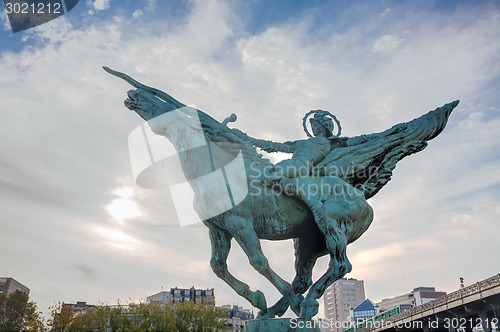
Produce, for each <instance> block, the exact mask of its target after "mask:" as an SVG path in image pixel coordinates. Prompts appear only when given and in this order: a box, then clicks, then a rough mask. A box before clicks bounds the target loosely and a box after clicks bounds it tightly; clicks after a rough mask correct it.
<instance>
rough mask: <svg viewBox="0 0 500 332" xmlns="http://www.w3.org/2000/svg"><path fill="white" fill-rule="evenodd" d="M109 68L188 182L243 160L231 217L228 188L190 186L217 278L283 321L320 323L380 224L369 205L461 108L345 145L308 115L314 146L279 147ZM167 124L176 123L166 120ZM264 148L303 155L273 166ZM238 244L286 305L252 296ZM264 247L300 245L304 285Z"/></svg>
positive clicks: (326, 124) (322, 115)
mask: <svg viewBox="0 0 500 332" xmlns="http://www.w3.org/2000/svg"><path fill="white" fill-rule="evenodd" d="M104 69H105V70H106V71H107V72H108V73H110V74H112V75H114V76H117V77H119V78H121V79H124V80H125V81H126V82H128V83H129V84H131V85H132V86H133V87H134V88H135V90H131V91H129V92H128V98H127V99H126V100H125V106H126V107H127V108H129V109H131V110H133V111H135V112H136V113H137V114H138V115H139V116H141V117H142V118H143V119H145V120H146V121H148V124H149V125H150V127H151V129H152V130H153V132H155V133H156V134H158V135H161V136H165V137H166V138H167V139H169V140H170V142H171V143H172V144H173V145H174V147H175V148H176V150H177V151H178V153H179V159H180V164H181V167H182V171H183V172H184V175H185V176H186V179H188V180H189V179H197V178H200V175H203V174H207V173H208V172H210V171H211V170H214V169H216V168H217V167H219V168H220V167H221V166H220V165H228V163H227V160H232V159H234V158H235V155H236V154H238V155H239V156H242V160H243V164H244V168H243V169H242V168H241V167H240V168H239V169H236V168H234V169H232V168H231V166H230V165H229V166H227V167H225V173H224V174H226V176H233V177H238V178H239V179H240V180H241V179H243V182H244V185H245V189H246V191H245V195H243V196H242V198H241V199H240V200H238V201H237V202H233V205H232V206H231V207H230V208H228V209H226V210H225V211H214V202H216V200H217V198H218V197H221V196H220V195H221V194H222V193H221V192H220V191H221V190H227V188H226V187H224V188H222V189H221V187H220V186H211V185H201V186H200V185H195V184H194V183H195V181H193V182H190V183H191V184H192V187H193V188H192V189H193V192H194V208H195V210H196V212H197V214H198V215H199V217H200V219H201V220H202V221H203V223H204V224H205V225H206V226H207V227H208V229H209V236H210V240H211V246H212V258H211V260H210V265H211V267H212V270H213V271H214V273H215V274H216V275H217V276H218V277H219V278H221V279H222V280H224V281H225V282H226V283H227V284H228V285H229V286H230V287H231V288H233V289H234V290H235V291H236V293H238V294H239V295H241V296H242V297H244V298H245V299H247V300H248V301H249V302H250V303H251V304H252V305H253V306H254V307H256V308H258V309H259V310H260V312H259V316H258V317H260V318H272V317H275V316H282V315H283V314H284V313H285V311H286V310H287V309H288V307H290V308H291V309H292V310H293V312H294V313H295V314H297V315H298V316H299V317H300V318H301V319H311V318H312V317H313V316H314V315H316V314H317V312H318V298H320V297H321V296H322V295H323V293H324V292H325V290H326V288H327V287H328V286H329V285H331V284H332V283H333V282H334V281H336V280H338V279H340V278H342V277H344V276H345V275H346V274H347V273H348V272H350V271H351V264H350V262H349V260H348V258H347V255H346V248H347V245H348V244H349V243H352V242H354V241H355V240H356V239H358V238H359V237H360V236H361V235H362V234H363V233H364V232H365V231H366V230H367V229H368V227H369V226H370V224H371V222H372V220H373V210H372V208H371V207H370V205H369V204H368V203H367V201H366V200H367V199H369V198H371V197H373V196H374V195H375V194H376V193H377V192H378V191H379V190H380V189H381V188H382V187H383V186H384V185H385V184H386V183H387V182H388V181H389V180H390V179H391V176H392V171H393V170H394V168H395V167H396V163H397V162H398V161H399V160H401V159H402V158H404V157H406V156H408V155H410V154H413V153H416V152H419V151H421V150H423V149H424V148H425V147H426V146H427V141H429V140H431V139H433V138H435V137H436V136H437V135H438V134H439V133H441V132H442V131H443V129H444V127H445V125H446V123H447V120H448V117H449V115H450V113H451V112H452V110H453V109H454V108H455V107H456V106H457V105H458V101H454V102H452V103H449V104H446V105H444V106H442V107H439V108H437V109H435V110H434V111H431V112H429V113H427V114H425V115H423V116H421V117H419V118H417V119H414V120H412V121H409V122H406V123H401V124H397V125H395V126H393V127H392V128H390V129H388V130H386V131H383V132H381V133H375V134H370V135H362V136H357V137H351V138H348V137H341V136H340V129H341V128H340V123H339V122H338V120H337V119H336V118H335V117H334V116H333V115H332V114H330V113H328V112H325V111H321V110H317V111H311V112H309V113H308V114H307V115H314V117H313V118H311V119H310V124H311V127H312V130H313V133H314V135H311V134H310V133H309V132H308V131H307V128H306V125H307V121H306V118H307V116H306V117H305V118H304V128H305V130H306V133H307V134H308V136H310V138H308V139H305V140H298V141H294V142H284V143H278V142H272V141H266V140H261V139H256V138H252V137H250V136H248V135H247V134H245V133H243V132H242V131H240V130H238V129H236V128H229V127H228V123H229V122H234V121H235V120H236V116H235V115H234V114H233V115H231V116H230V117H228V118H227V119H225V120H224V121H223V122H219V121H217V120H215V119H214V118H212V117H211V116H209V115H208V114H206V113H204V112H202V111H200V110H197V109H194V108H192V107H188V106H186V105H184V104H182V103H181V102H179V101H177V100H176V99H174V98H173V97H171V96H170V95H168V94H166V93H165V92H163V91H160V90H158V89H155V88H151V87H148V86H145V85H143V84H141V83H139V82H137V81H135V80H134V79H132V78H131V77H129V76H127V75H125V74H123V73H120V72H117V71H114V70H111V69H110V68H107V67H104ZM172 114H174V115H172ZM165 115H172V116H168V117H167V118H166V120H165V119H162V118H164V116H165ZM334 122H335V123H336V126H337V134H336V135H334V134H333V129H334V127H335V123H334ZM200 133H201V136H200ZM200 137H201V138H200ZM201 145H205V146H209V147H212V148H209V150H210V149H211V150H210V151H209V152H208V154H209V160H210V162H209V163H207V161H206V160H207V159H206V158H207V154H206V153H201V152H200V150H199V149H197V147H199V146H201ZM258 148H260V149H262V150H265V151H267V152H274V151H283V152H289V153H292V154H293V155H292V158H291V159H289V160H285V161H282V162H280V163H277V164H272V163H271V162H270V161H269V159H266V158H264V157H263V156H262V155H261V154H260V153H259V152H258V150H257V149H258ZM215 150H217V153H214V152H213V151H215ZM207 164H209V166H207ZM217 165H219V166H217ZM207 167H208V169H209V170H208V171H207V169H206V168H207ZM228 174H229V175H228ZM231 174H232V175H231ZM215 205H216V204H215ZM232 239H235V240H236V242H237V243H238V244H239V245H240V246H241V248H242V249H243V251H244V252H245V254H246V255H247V256H248V259H249V262H250V264H251V265H252V266H253V267H254V268H255V270H257V271H258V272H259V273H260V274H262V275H263V276H264V277H266V278H267V279H268V280H269V281H270V282H271V283H272V284H273V285H274V286H275V287H276V288H277V290H278V291H279V292H280V293H281V295H282V298H281V299H280V300H279V301H278V302H277V303H275V304H273V305H272V306H268V304H267V302H266V298H265V296H264V294H263V293H262V292H261V291H259V290H251V289H250V287H249V285H248V284H246V283H244V282H242V281H240V280H239V279H237V278H235V277H234V276H233V275H232V274H231V273H230V272H229V270H228V266H227V257H228V254H229V251H230V247H231V240H232ZM261 239H267V240H285V239H293V241H294V250H295V272H296V276H295V278H294V280H293V281H292V282H288V281H286V280H284V279H283V278H281V277H280V276H279V275H278V274H277V273H276V272H274V271H273V269H272V268H271V267H270V266H269V262H268V260H267V258H266V256H265V255H264V253H263V251H262V248H261V245H260V240H261ZM324 255H329V257H330V262H329V265H328V268H327V270H326V272H325V273H324V274H323V275H322V276H321V277H320V278H319V279H318V280H315V281H313V280H312V270H313V267H314V264H315V262H316V260H317V259H318V258H319V257H321V256H324Z"/></svg>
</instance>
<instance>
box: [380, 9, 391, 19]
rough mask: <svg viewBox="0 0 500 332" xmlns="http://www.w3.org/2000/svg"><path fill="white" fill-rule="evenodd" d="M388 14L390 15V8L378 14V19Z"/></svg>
mask: <svg viewBox="0 0 500 332" xmlns="http://www.w3.org/2000/svg"><path fill="white" fill-rule="evenodd" d="M390 13H391V9H390V8H387V9H386V10H384V11H383V12H382V13H380V14H378V17H380V18H384V17H386V16H388V15H389V14H390Z"/></svg>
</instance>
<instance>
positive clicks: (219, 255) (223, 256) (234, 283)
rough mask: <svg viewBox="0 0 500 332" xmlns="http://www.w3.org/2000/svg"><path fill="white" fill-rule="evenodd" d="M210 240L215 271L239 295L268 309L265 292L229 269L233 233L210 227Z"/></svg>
mask: <svg viewBox="0 0 500 332" xmlns="http://www.w3.org/2000/svg"><path fill="white" fill-rule="evenodd" d="M209 234H210V241H211V243H212V258H211V259H210V266H211V267H212V270H213V271H214V273H215V274H216V275H217V276H218V277H219V278H221V279H222V280H224V281H225V282H226V283H227V284H228V285H229V286H230V287H231V288H232V289H234V290H235V291H236V293H238V294H239V295H241V296H242V297H244V298H245V299H247V300H248V301H249V302H250V303H251V304H252V305H253V306H254V307H256V308H258V309H259V310H260V311H261V312H263V313H265V312H266V310H267V304H266V298H265V297H264V294H263V293H262V292H261V291H259V290H257V291H255V292H254V291H251V290H250V287H249V286H248V285H247V284H245V283H243V282H241V281H239V280H238V279H236V278H235V277H234V276H233V275H232V274H231V273H229V271H228V269H227V256H228V255H229V250H230V249H231V238H232V237H231V235H230V234H228V233H226V232H223V231H219V230H215V229H212V228H210V230H209Z"/></svg>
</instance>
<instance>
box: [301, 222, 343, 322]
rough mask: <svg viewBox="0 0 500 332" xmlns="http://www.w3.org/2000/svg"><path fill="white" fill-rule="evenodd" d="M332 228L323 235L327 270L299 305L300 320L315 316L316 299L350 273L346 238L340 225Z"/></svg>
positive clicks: (316, 309) (316, 308) (316, 311)
mask: <svg viewBox="0 0 500 332" xmlns="http://www.w3.org/2000/svg"><path fill="white" fill-rule="evenodd" d="M334 228H337V229H335V230H333V229H332V230H331V232H332V233H327V234H325V239H326V246H327V248H328V251H329V252H330V263H329V265H328V269H327V271H326V272H325V273H324V274H323V275H322V276H321V278H319V279H318V280H317V281H316V282H315V283H314V284H313V285H312V286H311V288H310V289H309V292H308V293H307V296H306V298H305V299H304V301H303V302H302V304H301V310H300V315H299V316H300V318H303V319H311V318H312V317H313V316H314V315H316V314H317V313H318V307H319V303H318V301H317V299H318V298H320V297H321V296H322V295H323V293H324V292H325V290H326V288H327V287H328V286H330V285H331V284H332V283H333V282H335V281H336V280H338V279H340V278H342V277H344V276H345V275H346V274H347V273H349V272H350V271H351V268H352V266H351V263H350V262H349V260H348V259H347V254H346V249H347V237H346V235H345V233H344V232H343V231H344V230H343V229H341V226H340V225H338V224H337V227H334Z"/></svg>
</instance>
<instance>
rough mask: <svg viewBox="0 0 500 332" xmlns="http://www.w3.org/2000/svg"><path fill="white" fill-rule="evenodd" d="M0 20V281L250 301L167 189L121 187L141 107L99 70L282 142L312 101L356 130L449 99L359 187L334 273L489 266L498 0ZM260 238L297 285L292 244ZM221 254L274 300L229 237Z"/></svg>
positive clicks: (397, 279) (46, 299)
mask: <svg viewBox="0 0 500 332" xmlns="http://www.w3.org/2000/svg"><path fill="white" fill-rule="evenodd" d="M0 29H1V32H0V98H1V112H2V113H1V114H2V119H1V121H0V251H1V252H2V254H1V255H0V275H1V276H12V277H14V278H16V279H17V280H19V281H20V282H21V283H23V284H25V285H26V286H28V287H29V288H30V289H31V297H32V299H33V300H35V301H37V302H38V303H39V306H40V309H42V310H43V311H45V312H48V310H47V308H48V307H49V306H50V305H52V304H53V303H54V301H65V302H75V301H87V302H89V303H98V302H99V301H101V302H108V303H116V301H117V300H118V299H119V300H121V301H122V302H123V301H127V300H134V301H137V300H140V299H145V298H146V297H147V296H148V295H151V294H153V293H155V292H158V291H160V290H161V288H162V287H164V288H165V289H169V288H170V287H175V286H179V287H191V286H195V287H197V288H207V287H208V288H212V287H214V288H215V290H216V300H217V304H218V305H222V304H230V303H238V304H239V305H242V306H244V307H250V305H249V304H248V302H246V301H245V300H244V299H242V298H239V297H238V296H237V295H236V294H235V293H234V292H233V291H232V290H231V289H230V288H229V287H228V286H227V285H226V284H225V283H223V282H222V281H220V280H219V279H218V278H217V277H215V275H214V274H213V273H212V271H211V269H210V266H209V259H210V244H209V239H208V232H207V229H206V228H205V227H204V226H203V225H200V224H196V225H193V226H190V227H180V226H179V224H178V222H177V219H176V215H175V209H174V206H173V204H172V199H171V196H170V195H169V192H168V190H156V191H155V190H147V189H142V188H139V187H137V186H136V185H135V183H134V178H133V175H132V171H131V167H130V161H129V154H128V143H127V140H128V136H129V134H130V133H131V132H132V131H133V130H134V129H135V128H136V127H137V126H139V125H140V124H141V123H142V120H141V119H140V118H139V117H138V116H137V115H136V114H134V113H133V112H130V111H128V110H127V109H126V108H125V107H124V106H123V100H124V99H125V97H126V94H125V93H126V91H128V90H129V89H130V86H128V85H127V84H126V83H125V82H123V81H121V80H118V79H117V78H115V77H112V76H110V75H108V74H107V73H105V72H104V71H103V70H102V68H101V67H102V66H103V65H106V66H110V67H112V68H114V69H117V70H120V71H123V72H126V73H128V74H129V75H131V76H133V77H134V78H136V79H138V80H139V81H141V82H143V83H145V84H148V85H150V86H154V87H157V88H160V89H162V90H164V91H166V92H168V93H170V94H171V95H173V96H174V97H176V98H177V99H178V100H180V101H182V102H183V103H185V104H194V105H196V107H198V108H200V109H202V110H204V111H205V112H207V113H209V114H211V115H212V116H213V117H215V118H217V119H219V120H222V119H224V118H225V117H227V116H228V115H229V114H231V113H236V114H237V115H238V121H237V122H235V123H234V124H232V125H233V126H235V127H238V128H240V129H242V130H244V131H246V132H247V133H249V134H251V135H252V136H254V137H262V138H267V139H273V140H277V141H284V140H294V139H300V138H304V137H305V135H304V133H303V131H302V128H301V121H302V117H303V115H304V114H305V113H306V112H307V111H309V110H311V109H325V110H329V111H331V112H332V113H334V114H335V115H336V116H337V118H338V119H339V120H340V121H341V123H342V128H343V135H344V136H356V135H360V134H368V133H374V132H379V131H382V130H385V129H387V128H389V127H391V126H392V125H394V124H396V123H400V122H405V121H408V120H411V119H413V118H415V117H418V116H420V115H422V114H424V113H426V112H428V111H429V110H432V109H434V108H436V107H438V106H441V105H443V104H445V103H448V102H451V101H453V100H456V99H460V100H461V102H460V104H459V106H458V107H457V108H456V110H455V111H454V112H453V114H452V116H451V117H450V119H449V122H448V126H447V128H446V130H445V131H444V132H443V133H442V134H441V135H440V136H439V137H437V138H436V139H435V140H433V141H431V142H430V144H429V147H428V148H427V149H426V150H424V151H422V152H420V153H418V154H416V155H413V156H411V157H407V158H406V159H404V160H403V161H402V162H400V163H399V164H398V166H397V168H396V170H395V171H394V176H393V179H392V180H391V182H390V183H389V184H388V185H387V186H386V187H384V189H383V190H382V191H381V192H379V193H378V194H377V196H375V197H374V198H372V199H371V200H370V201H369V202H370V204H371V205H372V206H373V208H374V210H375V220H374V222H373V224H372V226H371V227H370V229H369V230H368V231H367V232H366V233H365V234H364V235H363V236H362V237H361V238H360V239H359V240H358V241H357V242H355V243H353V244H352V245H350V247H349V249H348V255H349V257H350V260H351V262H352V264H353V271H352V272H351V273H350V274H349V275H348V276H349V277H353V278H358V279H363V280H364V281H365V288H366V294H367V297H369V298H370V299H371V300H373V301H378V300H381V299H382V298H385V297H390V296H395V295H399V294H402V293H404V292H407V291H410V290H411V289H412V288H414V287H418V286H435V287H436V288H437V289H438V290H443V291H447V292H450V291H453V290H455V289H457V288H458V287H459V277H464V278H465V282H466V284H471V283H474V282H476V281H480V280H483V279H486V278H488V277H490V276H493V275H495V274H497V273H499V272H500V264H499V257H498V248H499V239H500V221H499V219H500V218H499V216H500V205H499V203H498V201H499V199H500V175H499V173H498V170H499V169H500V149H499V146H500V134H499V133H498V128H499V127H500V95H499V93H498V91H499V90H500V79H499V72H500V61H499V60H500V2H498V1H496V0H495V1H486V0H485V1H482V0H480V1H444V0H443V1H419V2H418V3H417V2H414V1H390V0H385V1H356V2H351V1H293V2H292V1H263V0H252V1H245V2H243V1H222V0H208V1H201V0H200V1H155V0H149V1H146V0H144V1H133V0H126V1H117V0H95V1H92V0H88V1H84V0H82V1H80V3H79V4H78V5H77V6H76V7H75V8H74V9H73V10H72V11H70V12H69V13H68V14H67V15H64V16H62V17H60V18H58V19H55V20H53V21H51V22H49V23H47V24H44V25H42V26H39V27H37V28H34V29H31V30H27V31H24V32H19V33H15V34H13V33H12V31H11V30H10V27H9V23H8V20H7V17H6V15H5V13H2V15H1V17H0ZM264 250H265V252H266V254H267V255H268V257H269V258H270V261H271V265H272V266H273V267H274V268H275V270H276V271H278V273H280V274H281V275H282V276H283V277H284V278H285V279H288V280H291V279H292V278H293V274H294V273H293V247H292V243H291V242H290V241H285V242H280V243H277V242H273V243H270V242H265V243H264ZM326 266H327V260H326V258H323V259H321V260H320V261H319V263H318V264H317V268H316V270H315V275H316V276H319V275H320V273H322V272H323V271H324V270H325V269H326ZM229 267H230V270H232V271H233V272H234V274H235V275H236V276H239V277H241V278H242V279H244V280H246V281H248V282H249V283H250V284H251V285H252V287H253V288H254V289H255V288H258V289H261V290H263V291H264V292H265V293H266V294H268V295H267V296H268V298H269V299H268V302H269V303H271V302H273V300H276V299H278V297H279V295H278V293H277V292H276V291H275V290H274V289H273V288H272V286H270V285H269V284H268V282H267V280H265V279H263V278H262V277H260V276H258V275H257V274H256V273H254V272H252V268H251V267H250V266H249V264H248V261H247V259H246V258H245V256H244V254H243V253H242V251H241V250H240V249H239V248H238V247H237V245H234V246H233V252H232V253H231V255H230V259H229ZM321 315H322V312H321V311H320V316H321Z"/></svg>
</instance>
